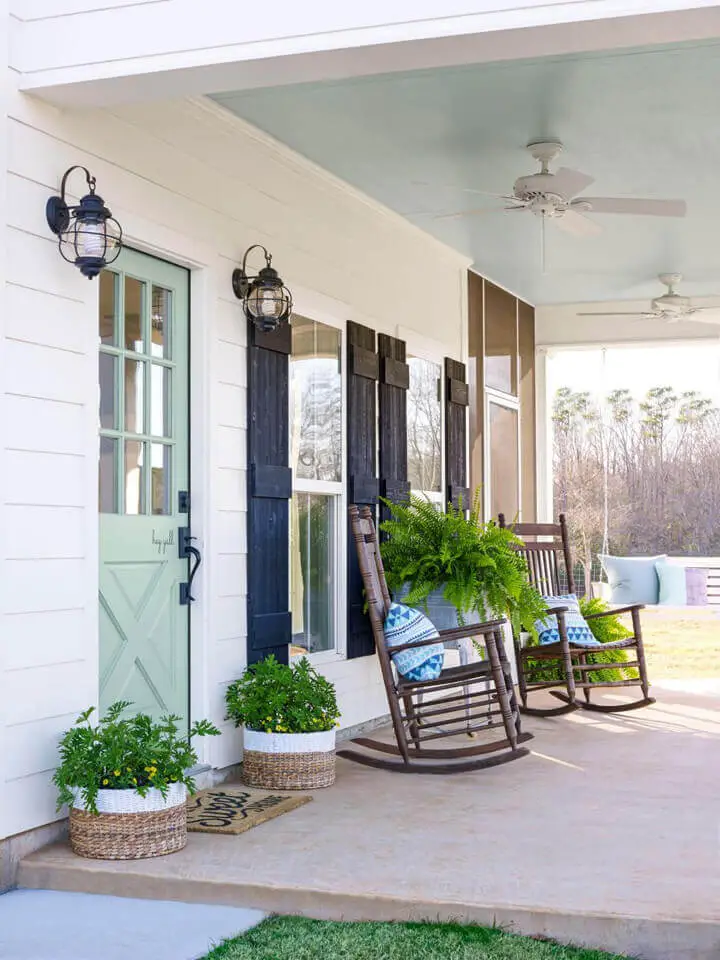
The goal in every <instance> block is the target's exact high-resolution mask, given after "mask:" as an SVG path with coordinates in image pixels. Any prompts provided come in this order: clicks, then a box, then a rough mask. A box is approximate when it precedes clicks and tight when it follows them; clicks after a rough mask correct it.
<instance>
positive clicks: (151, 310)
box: [98, 250, 189, 724]
mask: <svg viewBox="0 0 720 960" xmlns="http://www.w3.org/2000/svg"><path fill="white" fill-rule="evenodd" d="M188 310H189V273H188V271H187V270H184V269H182V268H181V267H176V266H173V265H172V264H169V263H166V262H165V261H163V260H156V259H154V258H153V257H148V256H145V255H144V254H140V253H136V252H134V251H131V250H124V251H123V252H122V254H121V255H120V257H119V259H118V260H117V261H116V263H115V264H113V268H112V270H105V271H103V273H102V274H101V275H100V308H99V358H98V362H99V383H100V441H99V443H100V449H99V468H100V469H99V510H100V708H101V710H104V709H106V708H107V707H108V706H109V705H110V704H111V703H113V702H115V701H116V700H131V701H132V702H133V707H132V708H131V709H132V711H133V712H135V711H137V710H142V711H145V712H148V713H151V714H153V715H154V716H161V715H163V714H168V713H173V714H177V715H179V716H180V717H181V718H182V720H183V724H187V720H188V716H189V649H188V648H189V619H188V611H189V606H187V605H181V603H180V585H181V584H182V583H184V582H185V581H187V579H188V561H187V560H186V559H181V558H180V557H179V546H178V539H179V538H178V529H179V528H180V527H184V526H187V524H188V493H189V491H188V481H189V468H188V433H189V428H188V421H189V417H188Z"/></svg>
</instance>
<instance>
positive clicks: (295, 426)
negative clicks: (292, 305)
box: [290, 316, 342, 481]
mask: <svg viewBox="0 0 720 960" xmlns="http://www.w3.org/2000/svg"><path fill="white" fill-rule="evenodd" d="M340 336H341V335H340V331H339V330H336V329H335V328H334V327H328V326H327V325H326V324H324V323H317V322H316V321H314V320H306V319H305V317H298V316H293V318H292V354H291V357H290V465H291V466H292V469H293V475H294V476H295V477H297V478H299V479H302V480H330V481H333V480H334V481H339V480H341V478H342V377H341V372H340V342H341V341H340Z"/></svg>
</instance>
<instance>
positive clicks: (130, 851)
mask: <svg viewBox="0 0 720 960" xmlns="http://www.w3.org/2000/svg"><path fill="white" fill-rule="evenodd" d="M186 799H187V789H186V787H185V784H184V783H172V784H170V786H169V787H168V791H167V796H166V797H163V795H162V793H160V791H159V790H150V791H149V792H148V794H147V796H145V797H141V796H140V794H139V793H137V792H136V791H135V790H100V792H99V793H98V798H97V808H98V812H97V813H91V812H90V811H89V810H87V809H86V808H85V803H84V801H83V798H82V796H81V795H80V791H77V790H76V791H75V801H74V803H73V806H72V808H71V810H70V845H71V847H72V849H73V851H74V852H75V853H76V854H77V855H78V856H79V857H88V858H90V859H92V860H142V859H144V858H145V857H162V856H165V854H168V853H175V852H176V851H178V850H182V848H183V847H184V846H185V844H186V843H187V808H186V806H185V804H186Z"/></svg>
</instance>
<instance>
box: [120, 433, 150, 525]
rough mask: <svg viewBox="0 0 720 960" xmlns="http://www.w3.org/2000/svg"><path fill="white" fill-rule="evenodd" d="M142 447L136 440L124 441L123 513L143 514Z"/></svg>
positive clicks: (143, 466) (143, 477)
mask: <svg viewBox="0 0 720 960" xmlns="http://www.w3.org/2000/svg"><path fill="white" fill-rule="evenodd" d="M143 448H144V445H143V444H142V443H140V442H139V441H138V440H126V441H125V465H124V478H125V513H129V514H133V515H134V514H138V513H143V512H144V511H143V505H144V501H145V464H144V460H145V457H144V449H143Z"/></svg>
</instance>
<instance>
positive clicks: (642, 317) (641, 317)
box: [575, 310, 657, 320]
mask: <svg viewBox="0 0 720 960" xmlns="http://www.w3.org/2000/svg"><path fill="white" fill-rule="evenodd" d="M575 316H576V317H636V318H637V319H638V320H654V319H655V317H656V316H657V314H656V313H643V312H642V311H641V310H638V311H636V312H635V313H576V314H575Z"/></svg>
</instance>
